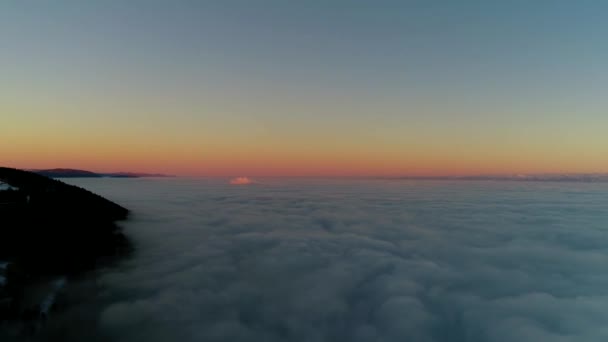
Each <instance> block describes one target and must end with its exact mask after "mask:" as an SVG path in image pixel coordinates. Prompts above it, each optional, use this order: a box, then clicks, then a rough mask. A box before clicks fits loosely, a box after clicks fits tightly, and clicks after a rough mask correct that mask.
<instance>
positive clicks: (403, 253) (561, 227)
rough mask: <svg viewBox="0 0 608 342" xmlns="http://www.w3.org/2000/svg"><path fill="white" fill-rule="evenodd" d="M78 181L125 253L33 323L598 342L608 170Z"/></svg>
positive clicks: (231, 336) (116, 337)
mask: <svg viewBox="0 0 608 342" xmlns="http://www.w3.org/2000/svg"><path fill="white" fill-rule="evenodd" d="M74 182H81V183H79V184H78V185H81V186H85V187H87V188H89V189H90V190H92V191H95V192H98V193H100V194H102V195H104V196H107V197H108V198H111V199H115V200H117V201H119V202H120V203H121V204H124V205H126V206H127V207H130V208H131V209H133V211H134V214H133V217H132V219H131V220H130V221H129V222H127V223H125V224H124V227H125V231H126V233H127V234H128V235H129V236H130V237H131V239H132V240H133V242H134V244H135V247H136V251H135V253H134V255H133V256H132V257H130V258H129V259H128V260H125V261H124V262H123V263H122V264H121V265H120V266H118V267H114V268H109V269H105V270H100V271H98V272H97V274H96V275H95V277H94V281H89V285H82V284H81V285H79V284H77V283H76V284H73V285H71V286H72V291H74V293H78V286H82V287H86V286H89V287H90V286H91V285H90V284H91V283H94V288H95V290H94V291H89V292H87V293H88V294H87V295H86V296H84V295H82V294H80V295H79V297H78V300H76V299H72V304H71V305H70V306H67V307H66V308H63V309H62V310H59V312H58V313H57V314H56V316H55V318H53V319H54V321H51V320H50V321H49V322H50V323H49V326H48V327H47V328H46V329H47V331H46V332H44V334H47V337H48V336H55V337H56V336H61V337H62V338H63V340H66V341H67V340H79V339H80V340H82V338H84V337H85V336H87V334H89V335H90V336H88V337H87V340H91V341H125V342H126V341H152V342H154V341H209V342H214V341H218V342H219V341H252V342H254V341H255V342H260V341H268V342H274V341H277V342H278V341H296V342H300V341H301V342H321V341H337V342H342V341H353V342H359V341H360V342H371V341H377V342H389V341H415V342H431V341H433V342H439V341H450V342H459V341H480V342H481V341H484V342H485V341H487V342H514V341H517V342H522V341H531V342H532V341H534V342H537V341H552V342H553V341H557V342H561V341H577V342H578V341H608V309H607V308H608V272H607V270H608V234H607V228H608V227H607V224H608V208H607V207H606V205H607V204H608V184H581V183H563V182H562V183H548V182H543V183H533V182H526V183H521V182H487V181H486V182H483V181H397V180H393V181H388V180H370V181H361V180H358V181H355V180H353V181H337V180H333V181H331V180H326V181H322V180H290V179H279V180H266V181H263V180H262V181H259V182H256V183H255V184H252V185H248V186H245V187H243V186H233V185H230V184H228V182H227V181H218V180H180V179H168V180H144V179H138V180H122V179H102V180H79V181H74ZM82 283H83V284H84V283H86V281H85V280H83V282H82ZM81 292H82V291H81ZM75 296H76V295H75ZM75 322H78V323H75ZM79 326H80V327H81V328H80V329H79ZM82 327H86V329H85V328H82ZM43 336H44V335H43Z"/></svg>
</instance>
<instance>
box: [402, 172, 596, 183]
mask: <svg viewBox="0 0 608 342" xmlns="http://www.w3.org/2000/svg"><path fill="white" fill-rule="evenodd" d="M392 179H404V180H408V179H411V180H465V181H467V180H470V181H518V182H582V183H603V182H608V173H543V174H515V175H471V176H403V177H394V178H392Z"/></svg>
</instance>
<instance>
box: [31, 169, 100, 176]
mask: <svg viewBox="0 0 608 342" xmlns="http://www.w3.org/2000/svg"><path fill="white" fill-rule="evenodd" d="M33 172H35V173H37V174H39V175H42V176H46V177H52V178H99V177H103V176H102V175H100V174H98V173H95V172H91V171H86V170H75V169H48V170H33Z"/></svg>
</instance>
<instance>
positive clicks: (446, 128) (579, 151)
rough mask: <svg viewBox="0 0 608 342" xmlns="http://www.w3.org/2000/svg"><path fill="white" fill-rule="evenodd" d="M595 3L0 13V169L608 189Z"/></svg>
mask: <svg viewBox="0 0 608 342" xmlns="http://www.w3.org/2000/svg"><path fill="white" fill-rule="evenodd" d="M607 13H608V2H606V1H599V0H598V1H585V0H581V1H560V0H555V1H542V0H540V1H523V0H522V1H518V0H515V1H489V0H488V1H481V0H478V1H451V0H450V1H447V0H446V1H422V0H421V1H405V0H404V1H392V0H374V1H362V0H350V1H346V0H335V1H332V0H323V1H321V0H307V1H279V0H276V1H264V0H259V1H255V0H247V1H245V0H242V1H231V0H225V1H219V0H218V1H175V0H166V1H154V0H152V1H138V0H135V1H113V0H104V1H82V0H73V1H68V0H65V1H62V0H56V1H29V0H6V1H2V2H1V3H0V75H1V77H2V82H0V119H2V120H0V123H1V125H2V126H0V127H1V129H2V131H1V133H0V164H3V165H7V166H13V167H22V168H50V167H71V168H84V169H92V170H97V171H124V170H127V171H147V172H166V173H174V174H180V175H222V176H223V175H247V176H259V175H348V176H350V175H406V174H407V175H440V174H441V175H446V174H479V173H484V174H488V173H537V172H608V133H607V132H608V111H607V109H608V94H607V90H608V44H607V40H606V39H607V38H606V37H608V20H607V19H606V18H607Z"/></svg>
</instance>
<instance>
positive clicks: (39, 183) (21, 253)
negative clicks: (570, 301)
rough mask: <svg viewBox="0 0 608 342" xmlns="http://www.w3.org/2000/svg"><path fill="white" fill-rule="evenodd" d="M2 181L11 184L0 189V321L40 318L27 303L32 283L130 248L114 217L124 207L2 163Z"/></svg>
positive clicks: (108, 260)
mask: <svg viewBox="0 0 608 342" xmlns="http://www.w3.org/2000/svg"><path fill="white" fill-rule="evenodd" d="M0 183H5V184H8V185H10V187H8V189H6V188H7V187H6V186H5V187H2V189H5V190H0V263H2V262H4V265H3V267H2V268H3V269H2V270H0V271H1V272H0V278H1V279H0V280H2V283H1V284H0V326H1V323H2V321H3V320H8V321H13V322H15V321H16V322H21V323H20V324H23V322H34V321H35V319H37V318H39V316H40V315H39V313H36V312H37V310H38V309H39V307H34V308H32V307H31V305H29V304H25V303H27V302H28V299H27V298H28V290H27V289H28V288H32V287H36V286H32V285H35V284H40V283H41V282H42V283H44V282H45V281H48V279H49V278H52V277H58V276H61V277H69V276H71V275H76V274H78V273H81V272H83V271H87V270H91V269H94V268H96V267H99V266H105V265H108V264H109V263H112V262H114V261H116V260H117V259H118V257H120V256H123V255H125V254H127V253H129V252H130V251H131V245H130V243H129V241H128V240H127V238H126V237H125V236H124V235H123V234H122V232H121V230H120V229H119V227H118V226H117V225H116V223H115V222H116V221H119V220H124V219H126V218H127V216H128V215H129V211H128V210H127V209H125V208H124V207H122V206H120V205H118V204H116V203H113V202H111V201H109V200H107V199H105V198H103V197H101V196H99V195H96V194H94V193H92V192H90V191H88V190H85V189H82V188H79V187H76V186H73V185H68V184H65V183H63V182H61V181H58V180H55V179H51V178H48V177H45V176H42V175H39V174H36V173H34V172H28V171H22V170H17V169H12V168H5V167H0ZM7 263H8V264H7ZM30 297H31V296H30ZM29 301H31V299H30V300H29ZM32 312H33V313H34V314H32ZM32 315H33V316H32ZM30 316H31V317H30ZM32 317H33V318H32ZM28 324H29V323H28Z"/></svg>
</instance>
